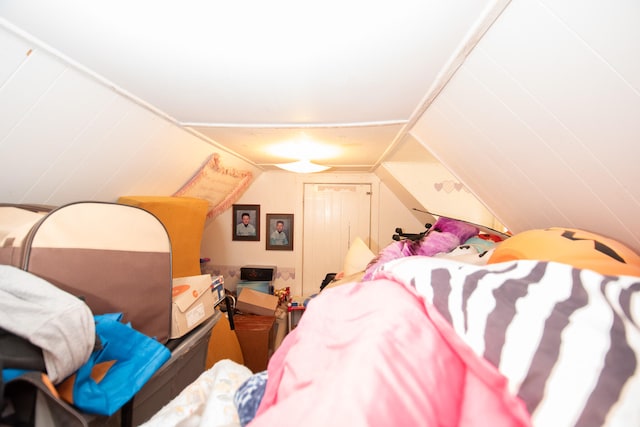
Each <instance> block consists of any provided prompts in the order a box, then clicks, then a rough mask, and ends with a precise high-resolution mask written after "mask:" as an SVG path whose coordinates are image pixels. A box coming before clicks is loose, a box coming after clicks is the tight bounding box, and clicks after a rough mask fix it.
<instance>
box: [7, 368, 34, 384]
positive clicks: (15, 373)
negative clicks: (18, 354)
mask: <svg viewBox="0 0 640 427" xmlns="http://www.w3.org/2000/svg"><path fill="white" fill-rule="evenodd" d="M25 372H29V371H28V370H26V369H11V368H6V369H3V370H2V381H4V382H5V383H8V382H9V381H11V380H12V379H14V378H17V377H19V376H20V375H22V374H24V373H25Z"/></svg>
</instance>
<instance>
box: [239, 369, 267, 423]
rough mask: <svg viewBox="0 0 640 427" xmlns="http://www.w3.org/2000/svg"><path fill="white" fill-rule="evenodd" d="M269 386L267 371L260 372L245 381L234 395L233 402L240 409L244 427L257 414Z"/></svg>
mask: <svg viewBox="0 0 640 427" xmlns="http://www.w3.org/2000/svg"><path fill="white" fill-rule="evenodd" d="M266 386H267V371H262V372H258V373H257V374H255V375H252V376H251V377H250V378H249V379H248V380H247V381H245V382H244V383H243V384H242V385H241V386H240V387H239V388H238V390H237V391H236V394H235V395H234V396H233V403H235V405H236V409H237V410H238V418H239V420H240V425H241V426H242V427H244V426H246V425H247V424H249V423H250V422H251V420H253V418H254V417H255V416H256V411H257V410H258V406H260V401H261V400H262V396H264V389H265V387H266Z"/></svg>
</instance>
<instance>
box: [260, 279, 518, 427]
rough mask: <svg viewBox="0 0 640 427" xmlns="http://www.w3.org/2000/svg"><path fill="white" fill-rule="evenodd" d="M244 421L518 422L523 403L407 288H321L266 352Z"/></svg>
mask: <svg viewBox="0 0 640 427" xmlns="http://www.w3.org/2000/svg"><path fill="white" fill-rule="evenodd" d="M268 375H269V380H268V382H267V387H266V390H265V395H264V397H263V399H262V402H261V405H260V407H259V409H258V412H257V414H256V417H255V418H254V420H253V421H252V422H251V424H250V426H251V427H256V426H269V427H272V426H276V425H280V426H281V425H296V426H302V425H304V426H326V425H345V426H492V427H496V426H526V425H530V421H529V415H528V413H527V411H526V409H525V406H524V404H523V403H522V401H521V400H519V399H518V398H517V397H515V396H513V395H511V394H510V393H509V392H508V391H507V389H506V381H505V379H504V377H502V376H501V375H500V374H499V373H498V371H497V370H496V369H495V368H494V367H493V366H492V365H490V364H489V363H488V362H486V361H485V360H483V359H481V358H480V357H478V356H476V355H475V354H474V353H473V352H472V351H471V349H470V348H469V347H467V345H466V344H465V343H463V342H462V341H461V339H460V338H459V337H458V336H457V335H456V334H455V332H454V331H453V329H452V328H451V326H450V325H449V324H448V323H447V322H446V321H445V320H444V319H443V318H442V317H441V316H440V315H439V314H438V313H437V312H436V310H435V309H432V308H431V307H430V306H428V305H427V304H426V303H425V301H424V300H423V299H422V298H421V297H420V296H419V295H417V294H416V293H415V292H414V291H413V289H411V288H408V287H405V286H404V285H403V284H401V283H397V282H394V281H390V280H375V281H371V282H359V283H352V284H347V285H343V286H340V287H336V288H332V289H327V290H326V291H323V292H322V293H321V294H320V295H319V296H318V297H316V298H314V299H313V300H311V302H310V303H309V306H308V308H307V310H306V312H305V314H304V316H303V317H302V319H301V321H300V323H299V325H298V327H297V328H296V329H295V330H293V331H292V332H291V333H290V334H289V335H287V337H286V338H285V340H284V341H283V343H282V344H281V346H280V347H279V349H278V351H277V352H276V353H275V354H274V355H273V357H272V358H271V360H270V362H269V368H268Z"/></svg>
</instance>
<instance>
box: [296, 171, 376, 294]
mask: <svg viewBox="0 0 640 427" xmlns="http://www.w3.org/2000/svg"><path fill="white" fill-rule="evenodd" d="M303 221H304V225H303V242H304V243H303V249H302V250H303V254H302V257H303V259H302V293H303V295H305V296H309V295H312V294H314V293H317V292H318V291H319V290H320V284H321V283H322V280H323V279H324V277H325V275H326V274H327V273H338V272H340V271H342V265H343V262H344V257H345V255H346V253H347V251H348V250H349V245H350V244H351V242H352V241H353V239H355V238H356V237H360V238H361V239H362V240H363V241H364V242H365V243H366V244H367V245H369V244H370V235H371V184H333V183H327V184H305V185H304V218H303Z"/></svg>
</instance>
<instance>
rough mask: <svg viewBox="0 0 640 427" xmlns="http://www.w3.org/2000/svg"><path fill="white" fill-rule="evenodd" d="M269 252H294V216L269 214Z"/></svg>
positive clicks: (267, 237) (267, 238)
mask: <svg viewBox="0 0 640 427" xmlns="http://www.w3.org/2000/svg"><path fill="white" fill-rule="evenodd" d="M265 237H266V241H267V247H266V249H267V250H268V251H292V250H293V214H267V235H266V236H265Z"/></svg>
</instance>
